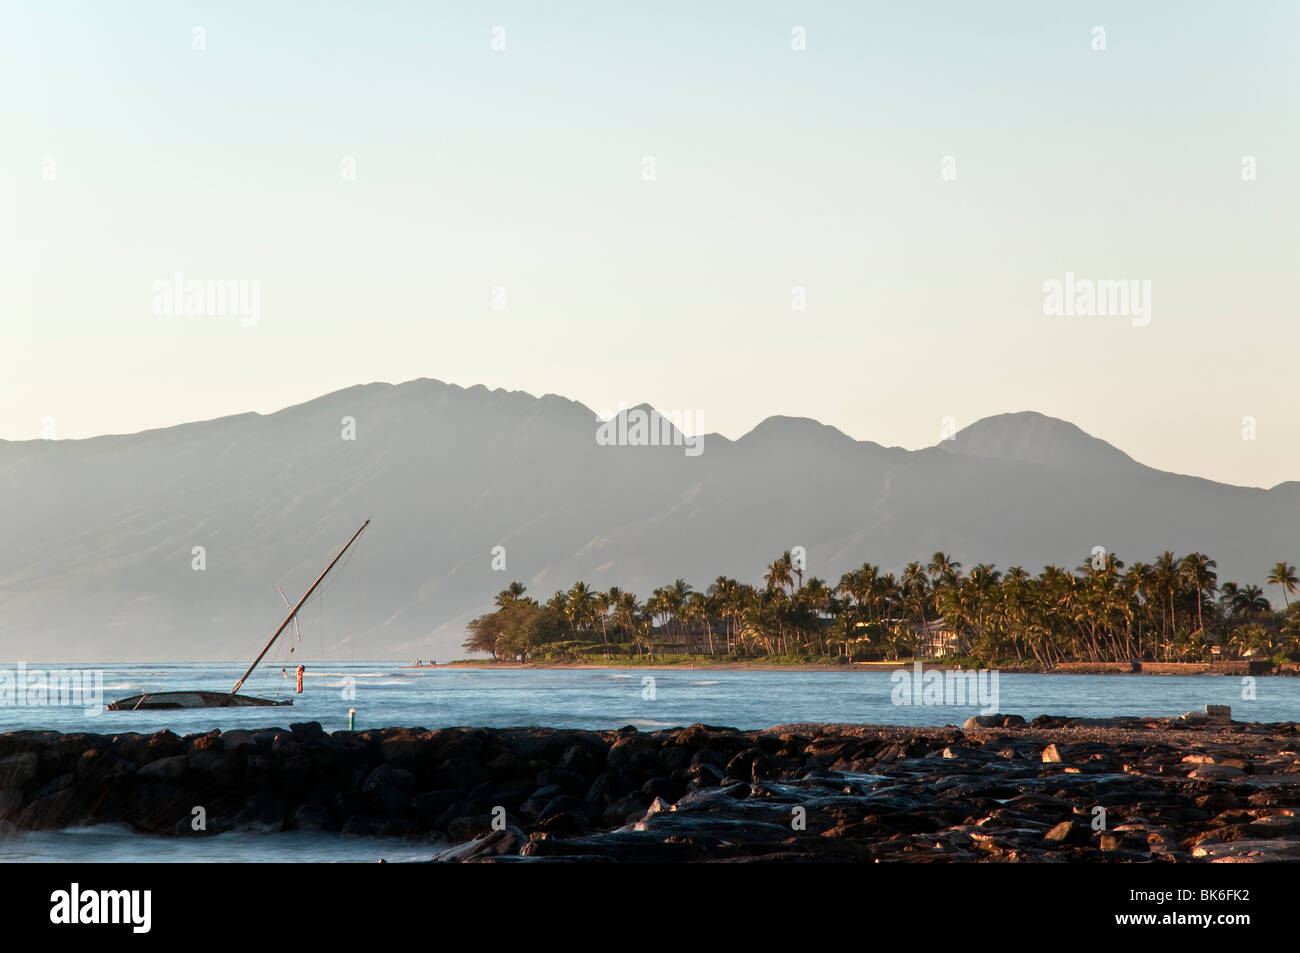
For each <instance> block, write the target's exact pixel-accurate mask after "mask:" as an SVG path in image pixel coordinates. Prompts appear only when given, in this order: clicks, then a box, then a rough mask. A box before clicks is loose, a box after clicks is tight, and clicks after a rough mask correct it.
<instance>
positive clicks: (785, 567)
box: [763, 553, 794, 592]
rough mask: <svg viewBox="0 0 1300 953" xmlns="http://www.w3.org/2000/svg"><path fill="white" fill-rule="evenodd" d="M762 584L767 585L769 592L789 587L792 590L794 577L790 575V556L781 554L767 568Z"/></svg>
mask: <svg viewBox="0 0 1300 953" xmlns="http://www.w3.org/2000/svg"><path fill="white" fill-rule="evenodd" d="M763 582H764V583H765V584H766V585H767V588H768V591H769V592H774V591H776V590H777V589H781V588H784V587H785V586H789V587H790V588H791V589H793V588H794V577H793V576H792V574H791V567H790V554H789V553H784V554H782V556H781V558H780V559H776V560H773V562H772V563H771V565H769V566H768V567H767V572H765V573H763Z"/></svg>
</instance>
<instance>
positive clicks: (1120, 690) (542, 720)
mask: <svg viewBox="0 0 1300 953" xmlns="http://www.w3.org/2000/svg"><path fill="white" fill-rule="evenodd" d="M15 665H16V663H15V664H11V665H8V666H5V665H3V664H0V672H3V671H5V670H6V668H7V669H8V671H10V672H15V671H16V668H15ZM38 667H41V666H38V665H37V664H36V663H27V670H28V673H29V678H30V673H31V672H32V671H33V670H35V669H37V668H38ZM43 668H45V670H46V671H59V670H65V671H66V670H68V669H71V668H73V666H64V665H59V666H46V667H43ZM83 668H84V669H86V670H88V671H90V672H92V673H94V672H98V673H99V675H98V677H99V678H102V682H103V698H102V701H101V702H100V704H98V705H94V704H89V703H88V702H92V701H94V699H93V698H91V699H85V698H78V699H74V700H75V701H76V702H77V704H73V705H53V704H48V703H47V704H44V705H29V704H12V702H13V701H14V699H13V698H12V697H9V698H6V699H5V701H7V702H10V703H9V704H0V731H14V730H18V729H30V728H40V729H53V730H57V731H63V732H96V733H108V734H114V733H117V732H124V731H135V732H153V731H158V730H160V729H163V728H167V729H170V730H172V731H174V732H176V733H177V734H181V735H184V734H189V733H193V732H203V731H208V730H211V729H213V728H219V729H222V730H225V729H228V728H258V727H284V728H287V727H288V726H289V725H290V724H291V723H293V722H302V721H318V722H320V723H321V725H322V726H323V727H324V728H325V730H326V731H339V730H345V729H346V728H347V727H348V714H349V710H350V709H355V711H356V716H355V718H356V721H355V724H356V728H357V730H363V729H367V728H383V727H390V726H394V725H401V726H406V727H423V728H439V727H446V726H453V725H474V726H488V727H509V726H516V725H545V726H550V727H564V728H596V729H612V728H620V727H622V726H624V725H634V726H636V727H637V728H638V729H640V730H642V731H653V730H656V729H659V728H668V727H673V726H678V725H689V724H693V723H696V722H702V723H705V724H712V725H727V726H732V727H736V728H741V729H755V728H766V727H769V726H772V725H776V724H783V723H793V722H864V723H880V724H895V725H945V724H954V725H960V724H961V723H962V722H963V721H965V720H966V718H968V717H969V716H970V715H972V714H976V713H978V712H979V711H980V710H981V707H982V706H981V704H980V702H979V701H977V702H976V703H975V704H965V705H956V704H944V705H905V704H895V703H894V702H895V692H894V689H895V686H896V685H898V684H899V683H898V681H897V680H896V679H895V678H894V677H893V676H892V673H891V672H887V671H871V672H864V671H847V672H844V671H760V670H749V671H742V670H710V669H682V668H675V669H617V670H611V669H550V670H542V669H488V668H466V669H451V668H432V669H429V668H424V669H410V668H403V667H402V666H401V664H400V663H392V662H325V663H318V664H315V665H311V664H309V665H308V666H307V671H306V677H305V678H304V691H303V694H301V695H296V694H294V682H293V679H292V678H291V677H290V678H281V676H280V671H279V669H278V668H276V669H267V670H265V671H260V672H259V673H258V674H256V675H254V676H253V677H252V678H251V679H250V680H249V682H248V684H246V685H245V686H244V688H243V689H242V690H241V691H242V692H243V693H245V694H252V695H260V696H263V697H274V696H276V695H277V694H278V695H279V696H281V697H290V696H292V697H293V699H294V704H293V705H292V706H291V707H285V708H225V709H220V708H201V709H189V710H177V711H136V712H108V711H104V710H103V703H107V702H108V701H112V700H113V699H116V698H122V697H125V696H128V695H134V694H138V693H139V692H142V691H168V690H175V689H195V688H203V689H211V690H217V691H228V690H229V688H230V686H232V685H233V684H234V682H235V680H236V679H237V678H238V677H239V675H240V674H242V667H241V666H239V665H234V664H170V663H146V664H132V665H104V666H83ZM289 674H290V676H292V674H293V672H292V669H291V670H290V671H289ZM907 676H908V680H909V683H910V681H911V679H912V677H913V673H912V670H911V669H910V668H909V669H907ZM0 677H2V676H0ZM93 677H94V676H92V678H93ZM651 679H652V681H648V680H651ZM983 687H984V689H985V691H986V692H987V691H991V690H992V688H993V683H992V682H991V680H987V681H985V683H984V686H983ZM996 689H997V696H996V704H994V705H991V706H990V708H991V710H996V711H999V712H1004V713H1008V714H1018V715H1023V716H1024V717H1025V718H1027V719H1028V718H1033V717H1034V716H1036V715H1040V714H1052V715H1074V716H1086V717H1107V716H1112V715H1133V716H1164V715H1176V714H1180V713H1182V712H1184V711H1188V710H1192V709H1202V708H1203V707H1204V706H1205V705H1207V704H1215V705H1231V706H1232V716H1233V718H1234V719H1235V720H1237V721H1256V722H1273V721H1295V720H1300V679H1296V678H1281V677H1260V678H1255V679H1254V680H1253V690H1254V698H1253V699H1244V698H1243V694H1244V693H1245V691H1244V689H1245V685H1243V680H1242V679H1241V678H1238V677H1231V676H1174V675H1032V674H1000V675H999V676H998V679H997V683H996ZM48 701H49V700H48V699H47V702H48ZM982 701H985V702H987V701H988V696H987V695H986V697H985V699H984V700H982ZM431 851H432V848H431V847H430V846H429V845H420V844H418V843H412V842H407V841H377V840H375V839H368V838H343V837H339V836H337V835H330V834H307V833H298V832H287V833H283V834H267V835H252V834H243V833H239V834H234V833H232V834H223V835H218V836H214V837H209V838H202V839H198V840H194V839H188V838H187V839H185V840H183V841H181V840H175V839H171V838H158V837H143V836H141V835H138V834H133V833H132V832H130V831H129V830H127V829H124V828H119V827H114V826H109V825H105V826H101V827H94V828H85V829H79V830H71V831H58V832H33V833H20V834H11V835H9V836H3V837H0V862H4V861H33V860H36V861H40V860H73V859H75V860H83V861H97V860H102V861H109V862H122V861H133V860H140V861H143V860H161V861H167V860H176V861H205V862H221V861H235V860H238V861H259V860H260V861H284V862H290V861H291V862H304V861H311V862H326V861H371V862H372V861H375V860H378V859H380V858H381V857H382V858H384V859H387V860H411V859H417V858H422V857H427V856H429V854H430V853H431Z"/></svg>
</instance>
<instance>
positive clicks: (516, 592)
mask: <svg viewBox="0 0 1300 953" xmlns="http://www.w3.org/2000/svg"><path fill="white" fill-rule="evenodd" d="M526 591H527V590H526V589H525V588H524V586H523V584H522V583H520V582H512V583H511V584H510V585H508V586H506V587H505V588H504V589H502V590H501V591H500V592H498V593H497V598H496V606H497V608H498V609H504V608H505V607H506V606H508V605H510V604H511V603H512V602H518V601H519V600H520V598H522V597H523V594H524V593H525V592H526Z"/></svg>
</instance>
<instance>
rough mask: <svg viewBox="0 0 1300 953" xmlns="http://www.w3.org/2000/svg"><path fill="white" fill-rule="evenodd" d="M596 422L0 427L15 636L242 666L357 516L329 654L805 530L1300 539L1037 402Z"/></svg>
mask: <svg viewBox="0 0 1300 953" xmlns="http://www.w3.org/2000/svg"><path fill="white" fill-rule="evenodd" d="M345 418H351V419H352V421H353V422H354V426H355V439H351V440H347V439H343V436H344V430H345V427H346V426H347V424H346V422H345ZM598 425H599V421H598V419H597V418H596V415H595V414H594V413H593V412H592V411H591V410H589V409H588V408H586V407H584V406H582V405H581V404H578V403H576V402H573V401H570V400H566V399H564V398H561V397H556V396H552V395H548V396H546V397H542V398H535V397H532V396H530V395H528V394H523V393H519V392H508V391H503V390H488V389H487V388H484V387H481V386H479V387H471V388H461V387H456V386H452V385H447V384H443V383H441V382H438V381H432V380H417V381H410V382H407V383H404V384H399V385H389V384H369V385H365V386H360V387H353V388H348V389H346V390H343V391H338V392H336V393H333V394H328V395H325V396H324V397H321V398H319V399H317V400H313V401H309V402H307V403H305V404H301V405H298V406H295V407H289V408H286V409H285V410H282V411H279V412H277V413H274V414H269V415H265V416H262V415H257V414H242V415H238V416H234V417H227V418H222V419H219V420H213V421H205V422H202V423H194V424H186V425H183V426H179V427H172V428H168V429H165V430H156V431H149V432H146V433H140V434H133V435H125V436H109V437H98V438H95V439H91V440H79V441H58V442H46V441H26V442H18V443H11V442H0V480H3V486H4V493H3V495H2V496H0V521H2V525H4V526H5V528H6V542H7V544H8V545H6V546H4V547H0V647H2V649H3V651H0V654H2V655H4V656H7V657H8V658H10V659H11V660H14V661H16V660H20V659H22V660H29V661H34V660H65V659H81V660H91V661H93V660H107V659H114V660H128V659H181V660H183V659H230V660H242V659H246V658H250V657H251V656H252V655H253V654H254V653H255V652H256V650H257V648H259V647H260V643H261V642H262V641H264V640H265V638H266V636H267V635H269V633H270V632H271V631H272V630H273V628H274V626H275V625H276V624H277V623H278V622H279V620H280V619H281V618H282V616H283V613H284V607H283V603H282V602H281V601H280V597H279V595H278V594H277V593H276V592H275V587H276V586H277V585H281V586H283V587H284V589H285V591H286V593H288V594H290V595H291V596H292V595H294V594H296V593H299V592H301V591H303V590H305V588H306V587H307V586H308V585H309V584H310V583H311V581H312V580H313V579H314V578H315V576H316V575H317V574H318V573H319V572H320V570H321V568H323V566H324V565H325V564H326V562H327V561H328V559H329V558H330V557H331V556H332V555H333V553H334V552H336V551H337V549H338V548H339V546H341V545H342V543H343V542H344V541H345V540H346V539H347V538H348V536H349V535H350V534H351V533H352V532H353V531H354V530H355V529H356V527H357V526H359V525H360V523H361V521H362V520H363V519H366V518H371V519H372V520H373V522H372V525H371V527H370V529H369V530H368V531H367V532H366V534H365V536H363V537H362V539H361V540H360V541H359V543H358V546H357V548H356V550H355V553H354V554H350V555H349V557H348V560H347V562H346V564H345V565H341V566H340V569H339V570H337V571H336V574H334V575H331V577H330V578H329V580H327V584H326V586H325V587H323V590H322V594H321V597H320V598H319V599H313V602H312V604H311V605H309V606H308V608H307V609H306V610H304V615H303V619H302V622H303V632H304V634H303V638H304V642H305V643H307V644H308V645H309V646H311V647H312V648H313V650H315V651H316V652H317V655H319V647H320V646H322V645H323V646H324V651H325V654H326V655H327V656H332V657H345V658H346V657H356V658H370V657H393V656H396V657H414V656H422V657H431V656H435V657H439V658H443V659H445V658H448V657H454V656H458V655H459V654H460V649H459V645H460V642H461V641H462V640H463V639H464V623H465V621H466V620H467V619H468V618H470V617H471V616H473V615H476V614H479V613H481V612H483V611H485V610H486V609H487V608H489V607H490V605H491V602H492V598H493V596H494V595H495V594H496V592H498V591H499V590H500V589H502V588H504V586H505V585H506V583H508V582H509V581H510V580H512V579H519V580H520V581H522V582H524V583H525V584H526V585H527V586H528V588H529V591H530V593H532V594H534V595H536V596H539V597H540V598H543V599H545V598H547V597H549V596H550V594H551V593H552V592H554V591H555V590H557V589H567V588H568V587H569V586H570V585H571V584H572V582H573V581H574V579H576V578H579V577H581V578H583V579H586V580H587V581H588V582H589V583H590V584H592V585H593V586H596V587H599V588H608V587H609V586H611V585H619V586H621V587H623V588H624V589H630V590H632V591H634V592H636V593H638V594H639V595H641V596H643V597H644V596H645V595H647V594H648V593H649V591H650V590H651V589H652V588H654V587H655V586H658V585H662V584H664V583H666V582H670V581H671V580H673V579H675V578H677V577H679V576H680V577H684V578H686V579H687V580H689V581H691V582H692V583H694V584H695V585H696V586H697V587H701V588H702V587H703V586H705V585H707V584H708V583H709V582H710V581H711V580H712V579H714V578H715V577H716V576H718V575H720V574H727V575H734V576H737V577H740V578H742V579H745V580H747V581H751V582H757V581H759V579H760V578H761V574H762V570H763V567H764V566H765V564H766V563H767V562H769V561H770V560H771V559H772V558H774V557H775V556H776V555H778V554H779V553H781V552H782V551H784V550H787V549H790V548H791V547H792V546H796V545H799V546H803V547H805V549H806V550H807V553H808V573H809V574H810V575H815V576H820V577H822V578H824V579H826V580H828V581H829V582H831V583H834V582H836V581H837V580H838V579H839V576H840V574H841V573H842V572H844V571H845V570H847V569H849V568H853V567H856V566H858V565H861V564H862V563H863V562H864V561H867V560H870V561H872V562H876V563H880V564H883V565H884V566H886V567H887V568H891V569H899V568H901V567H902V565H903V564H904V563H906V562H907V561H909V560H912V559H917V560H922V561H924V560H925V559H927V558H928V557H929V556H930V554H931V553H933V552H934V551H935V550H937V549H943V550H945V551H948V552H951V553H952V554H953V555H954V556H955V557H956V558H957V559H960V560H961V561H963V562H964V563H966V564H968V565H970V564H973V563H975V562H980V561H988V562H994V563H996V564H997V565H999V566H1000V567H1002V568H1006V567H1007V566H1009V565H1022V566H1024V567H1025V568H1026V569H1029V570H1031V571H1037V570H1039V569H1040V568H1041V567H1042V566H1043V565H1044V564H1045V563H1049V562H1050V563H1056V564H1059V565H1063V566H1066V567H1069V568H1072V567H1074V566H1076V565H1078V564H1079V563H1080V562H1082V561H1083V559H1084V558H1085V557H1086V556H1087V554H1088V553H1089V552H1090V551H1091V549H1092V547H1093V546H1094V545H1102V546H1105V547H1106V548H1107V549H1108V550H1110V551H1113V552H1117V553H1119V555H1120V556H1121V558H1124V559H1126V560H1130V561H1131V560H1134V559H1144V560H1150V559H1152V558H1153V557H1154V556H1156V555H1157V554H1158V553H1159V552H1160V551H1161V550H1164V549H1166V548H1168V549H1173V550H1175V551H1176V552H1179V553H1184V552H1187V551H1190V550H1192V549H1199V550H1201V551H1204V552H1207V553H1209V554H1210V555H1211V556H1212V557H1214V558H1216V559H1217V560H1218V561H1219V571H1220V577H1221V578H1224V579H1227V578H1234V577H1236V578H1240V579H1242V580H1243V581H1246V580H1249V581H1253V582H1257V583H1262V580H1263V576H1264V574H1265V572H1266V571H1267V569H1268V567H1269V566H1271V565H1272V563H1273V562H1275V561H1276V560H1278V559H1281V558H1288V559H1292V560H1294V559H1295V558H1296V556H1297V554H1300V530H1298V529H1297V522H1296V519H1295V516H1296V511H1297V493H1296V489H1295V488H1296V487H1297V486H1298V484H1295V483H1291V484H1283V485H1281V486H1279V487H1276V488H1274V489H1273V490H1268V491H1265V490H1257V489H1247V488H1241V487H1231V486H1224V485H1221V484H1216V483H1212V482H1210V481H1207V480H1200V479H1197V478H1193V477H1185V476H1179V475H1175V474H1169V473H1163V472H1160V471H1157V470H1153V469H1151V468H1148V467H1144V466H1142V465H1140V464H1138V463H1136V462H1134V461H1132V460H1131V459H1130V458H1129V457H1127V456H1126V455H1124V454H1123V453H1121V452H1120V451H1118V450H1116V449H1115V448H1113V447H1110V446H1109V445H1108V444H1105V443H1104V442H1102V441H1098V440H1095V439H1094V438H1092V437H1089V436H1088V435H1087V434H1084V433H1083V431H1081V430H1079V429H1078V428H1077V427H1073V425H1070V424H1066V423H1064V422H1062V421H1057V420H1052V419H1051V418H1047V417H1042V416H1041V415H1037V414H1010V415H1002V416H1000V417H994V418H988V419H987V420H984V421H980V422H978V423H976V424H974V425H972V426H971V427H968V428H967V429H966V430H963V431H961V432H960V433H959V434H958V435H957V437H956V439H955V440H952V441H944V442H943V443H941V444H940V445H939V446H937V447H932V448H928V449H925V450H920V451H907V450H902V449H899V448H886V447H882V446H880V445H878V444H875V443H870V442H864V441H855V440H852V439H851V438H849V437H847V436H845V435H844V434H842V433H841V432H839V431H837V430H835V429H834V428H832V427H827V426H825V425H823V424H820V423H817V422H816V421H811V420H807V419H804V418H792V417H774V418H769V419H768V420H766V421H764V422H763V423H762V424H760V425H759V426H758V427H756V428H755V429H754V430H753V431H751V432H750V433H749V434H747V435H745V436H744V437H742V438H740V439H739V440H736V441H730V440H726V439H724V438H722V437H720V436H718V435H715V434H709V435H705V436H704V438H703V443H702V450H703V452H701V453H700V454H699V455H697V456H692V455H688V454H687V453H686V452H684V448H683V447H681V446H671V445H670V446H600V445H598V443H597V441H596V439H595V433H596V428H597V426H598ZM197 546H202V547H204V549H205V554H206V568H205V569H204V570H202V571H196V570H194V569H193V568H192V562H193V560H194V556H193V550H194V548H195V547H197ZM496 546H502V547H504V548H505V560H506V568H505V570H504V571H495V570H494V569H493V568H492V561H493V556H492V552H493V547H496Z"/></svg>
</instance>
